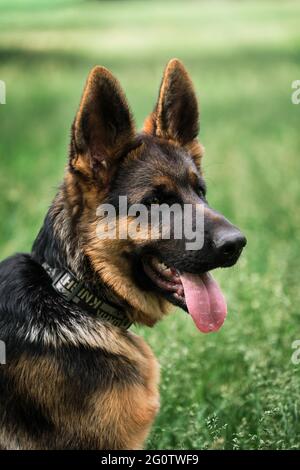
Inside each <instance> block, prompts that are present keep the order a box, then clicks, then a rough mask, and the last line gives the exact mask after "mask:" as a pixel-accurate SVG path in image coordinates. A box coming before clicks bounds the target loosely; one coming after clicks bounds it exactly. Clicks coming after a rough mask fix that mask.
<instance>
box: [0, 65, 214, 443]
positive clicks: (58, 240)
mask: <svg viewBox="0 0 300 470" xmlns="http://www.w3.org/2000/svg"><path fill="white" fill-rule="evenodd" d="M197 134H198V106H197V100H196V96H195V93H194V89H193V86H192V83H191V80H190V78H189V76H188V74H187V72H186V70H185V69H184V67H183V65H182V64H181V63H180V62H179V61H178V60H176V59H174V60H172V61H171V62H169V64H168V66H167V68H166V70H165V73H164V76H163V80H162V84H161V88H160V93H159V98H158V102H157V104H156V107H155V109H154V111H153V113H152V114H151V115H150V116H149V117H148V119H147V120H146V123H145V127H144V130H143V132H142V133H140V134H136V131H135V127H134V123H133V119H132V116H131V113H130V111H129V108H128V105H127V101H126V98H125V96H124V94H123V92H122V90H121V88H120V85H119V83H118V82H117V80H116V79H115V78H114V77H113V76H112V74H111V73H110V72H109V71H108V70H106V69H105V68H103V67H96V68H94V69H93V70H92V71H91V73H90V75H89V78H88V80H87V83H86V86H85V90H84V93H83V96H82V99H81V104H80V107H79V110H78V113H77V115H76V118H75V120H74V123H73V126H72V133H71V144H70V156H69V163H68V166H67V168H66V173H65V177H64V181H63V184H62V185H61V187H60V189H59V191H58V194H57V196H56V197H55V199H54V201H53V203H52V205H51V207H50V209H49V212H48V214H47V216H46V218H45V221H44V225H43V227H42V229H41V231H40V233H39V235H38V237H37V239H36V241H35V243H34V245H33V250H32V253H31V254H17V255H15V256H12V257H11V258H8V259H6V260H5V261H3V262H2V263H1V264H0V339H1V340H2V341H4V342H5V343H6V348H7V363H6V365H1V366H0V396H1V400H0V448H2V449H138V448H141V447H142V445H143V442H144V440H145V438H146V436H147V433H148V431H149V429H150V426H151V424H152V422H153V420H154V417H155V415H156V413H157V411H158V409H159V395H158V377H159V367H158V364H157V361H156V359H155V357H154V356H153V353H152V352H151V350H150V348H149V347H148V346H147V345H146V343H145V342H144V341H143V340H142V339H141V338H139V337H137V336H136V335H134V334H133V333H132V332H130V331H126V330H123V329H121V328H118V327H115V326H113V325H111V324H110V323H106V322H105V321H102V320H100V319H99V318H97V317H96V316H93V315H92V314H88V313H85V312H84V311H82V309H79V308H77V307H76V306H74V304H70V303H68V302H67V301H66V300H65V299H63V298H62V297H61V296H59V294H58V293H57V292H55V290H54V289H53V287H52V284H51V282H52V281H51V279H50V277H49V276H48V274H47V273H46V271H45V270H44V268H43V267H42V266H41V265H42V263H43V262H45V261H46V262H47V263H48V264H49V265H50V266H53V267H58V268H67V269H69V270H70V271H72V272H73V273H74V274H75V275H76V277H77V278H78V279H80V280H81V281H83V282H84V283H85V284H86V286H88V287H89V288H90V289H91V290H92V291H93V292H95V293H96V294H97V295H98V296H100V297H101V298H104V299H106V300H107V301H109V302H113V303H114V304H116V305H119V306H120V309H123V310H124V311H126V314H127V316H128V317H129V318H130V319H131V320H132V321H133V322H136V323H141V324H145V325H149V326H152V325H154V324H155V323H156V322H157V321H158V320H160V319H161V318H162V317H163V316H164V315H165V314H166V313H167V312H168V311H169V309H170V306H171V304H170V299H169V298H168V296H165V295H164V294H163V293H162V292H159V291H158V290H156V289H154V288H153V286H151V283H150V284H149V282H148V280H147V278H146V276H145V274H144V273H143V271H142V269H141V256H142V255H143V253H148V252H150V251H151V250H153V251H154V252H159V251H160V250H163V252H164V257H165V259H166V260H167V262H171V263H172V265H174V266H176V267H178V268H184V269H185V270H187V271H191V272H199V271H202V272H203V270H204V269H203V267H205V269H211V268H213V267H215V266H213V262H212V261H211V259H210V258H209V252H208V251H207V250H206V255H205V256H204V255H203V256H204V258H201V257H200V258H199V257H198V258H197V260H196V259H195V255H193V254H192V253H185V254H183V248H182V245H179V242H178V241H176V242H174V240H173V241H172V240H171V241H164V242H163V241H156V242H155V243H150V242H147V241H145V240H143V241H142V240H99V238H98V237H97V236H96V224H97V217H96V209H97V207H98V206H99V204H101V203H103V202H111V203H112V204H115V203H116V201H117V198H118V196H119V195H127V197H128V201H129V203H130V204H132V203H139V202H145V200H146V199H147V200H148V201H149V197H150V200H151V197H152V198H153V191H155V195H156V196H155V197H156V199H157V194H158V193H159V194H161V193H163V196H162V199H164V200H165V199H166V198H167V200H168V202H170V201H172V200H178V199H180V200H181V201H185V202H186V201H189V202H193V203H194V202H195V201H196V200H197V198H200V199H202V200H203V201H205V185H204V181H203V177H202V172H201V158H202V154H203V148H202V146H201V145H200V143H199V141H198V139H197ZM166 194H167V196H166ZM160 197H161V196H160ZM205 203H206V201H205ZM207 207H208V206H207ZM218 217H219V216H218V215H216V213H213V217H212V219H213V220H214V222H215V221H216V220H219V221H221V218H219V219H218ZM220 217H221V216H220ZM159 243H162V245H159ZM172 243H173V244H172Z"/></svg>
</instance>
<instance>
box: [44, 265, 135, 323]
mask: <svg viewBox="0 0 300 470" xmlns="http://www.w3.org/2000/svg"><path fill="white" fill-rule="evenodd" d="M42 266H43V268H44V269H45V271H46V272H47V274H48V275H49V276H50V278H51V279H52V286H53V288H54V289H55V290H56V292H57V293H58V294H60V295H61V296H62V297H63V298H64V299H65V300H67V301H68V302H72V303H74V304H75V305H77V306H78V307H79V308H81V309H82V310H85V311H89V312H92V313H95V314H96V315H97V316H98V317H100V318H101V319H102V320H105V321H107V322H109V323H112V324H113V325H114V326H118V327H120V328H124V329H126V330H127V329H128V328H129V327H130V326H131V325H132V321H130V320H129V319H128V317H127V316H126V313H125V311H124V310H120V307H115V306H113V305H112V304H110V303H107V302H104V300H103V299H100V298H99V297H97V296H96V295H95V294H93V293H92V292H91V291H90V290H89V289H87V288H86V287H85V285H84V283H83V282H81V281H79V280H78V279H77V278H76V276H75V275H74V274H73V273H71V271H69V270H67V269H63V270H61V269H59V268H52V267H51V266H49V264H48V263H43V264H42Z"/></svg>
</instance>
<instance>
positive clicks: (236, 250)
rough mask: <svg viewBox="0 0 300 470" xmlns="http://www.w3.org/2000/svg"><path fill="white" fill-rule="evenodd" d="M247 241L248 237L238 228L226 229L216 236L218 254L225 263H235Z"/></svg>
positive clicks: (215, 242)
mask: <svg viewBox="0 0 300 470" xmlns="http://www.w3.org/2000/svg"><path fill="white" fill-rule="evenodd" d="M246 243H247V240H246V237H245V236H244V235H243V234H242V233H241V232H240V231H239V230H238V229H232V230H224V231H222V232H221V233H218V235H217V236H216V237H215V238H214V245H215V250H216V255H217V257H218V258H220V259H221V260H222V261H224V265H226V264H227V263H228V264H229V265H231V264H233V263H235V262H236V261H237V259H238V257H239V256H240V254H241V252H242V249H243V248H244V246H245V245H246Z"/></svg>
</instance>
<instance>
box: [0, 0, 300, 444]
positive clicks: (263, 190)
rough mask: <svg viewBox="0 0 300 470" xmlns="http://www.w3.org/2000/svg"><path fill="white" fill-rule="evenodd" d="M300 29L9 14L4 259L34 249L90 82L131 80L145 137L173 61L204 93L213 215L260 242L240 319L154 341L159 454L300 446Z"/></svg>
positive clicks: (158, 11) (232, 312)
mask: <svg viewBox="0 0 300 470" xmlns="http://www.w3.org/2000/svg"><path fill="white" fill-rule="evenodd" d="M299 21H300V5H299V3H296V2H295V1H285V2H278V1H274V2H265V1H251V2H250V1H243V2H236V1H232V2H230V1H223V2H217V1H214V2H212V1H211V2H209V1H207V2H205V1H203V2H201V1H185V2H180V1H173V2H168V1H165V2H163V1H159V2H158V1H157V2H146V1H110V2H109V1H106V2H101V1H98V2H97V1H94V2H92V1H90V2H89V1H76V0H73V1H72V0H61V1H59V0H55V1H53V0H43V1H42V0H27V1H25V0H24V1H23V0H18V1H17V0H1V4H0V79H2V80H5V82H6V86H7V104H6V105H3V106H0V158H1V173H0V188H1V198H0V217H1V222H0V249H1V251H0V254H1V258H4V257H6V256H8V255H9V254H11V253H12V252H15V251H22V250H27V251H28V250H29V249H30V246H31V242H32V240H33V238H34V236H35V234H36V232H37V230H38V228H39V226H40V225H41V222H42V219H43V216H44V214H45V212H46V209H47V206H48V205H49V203H50V201H51V198H52V196H53V195H54V193H55V188H56V186H57V185H58V183H59V181H60V179H61V177H62V172H63V169H64V165H65V162H66V155H67V147H68V135H69V128H70V124H71V121H72V119H73V116H74V113H75V111H76V107H77V105H78V102H79V98H80V93H81V90H82V87H83V84H84V80H85V77H86V75H87V73H88V71H89V69H90V68H91V67H92V66H93V65H95V64H102V65H105V66H107V67H109V68H110V69H111V70H112V71H113V72H114V73H115V74H116V75H117V77H118V78H119V79H120V81H121V82H122V84H123V86H124V88H125V90H126V93H127V96H128V98H129V101H130V103H131V105H132V109H133V111H134V114H135V116H136V118H137V122H138V124H139V125H140V126H141V125H142V122H143V119H144V118H145V116H146V115H147V113H149V111H150V110H151V109H152V107H153V105H154V101H155V98H156V95H157V91H158V86H159V82H160V78H161V74H162V68H163V66H164V65H165V63H166V62H167V61H168V59H170V58H171V57H179V58H181V59H182V60H183V61H184V63H185V64H186V66H187V68H188V69H189V71H190V73H191V75H192V77H193V80H194V83H195V86H196V89H197V92H198V96H199V100H200V104H201V117H202V126H201V139H202V141H203V143H204V145H205V147H206V157H205V161H204V169H205V173H206V178H207V182H208V189H209V193H208V196H209V201H210V203H211V205H212V206H213V207H215V208H217V209H218V210H220V211H222V212H224V213H225V214H226V215H227V216H228V217H229V218H231V219H232V220H233V221H234V222H235V223H236V224H237V225H239V226H240V227H241V228H242V229H243V230H244V232H245V233H246V235H247V238H248V246H247V249H246V250H245V252H244V254H243V257H242V259H241V261H240V262H239V263H238V265H237V266H236V267H234V268H233V269H231V270H226V271H221V272H216V277H217V278H218V280H219V281H220V283H221V285H222V288H223V290H224V292H225V293H226V297H227V300H228V305H229V316H228V319H227V321H226V324H225V325H224V327H223V329H222V330H221V331H220V332H219V333H217V334H211V335H208V336H205V335H201V334H200V333H198V332H197V331H196V329H195V328H194V325H193V324H192V322H191V321H190V319H189V318H188V316H187V315H186V314H185V313H183V312H180V311H177V312H175V313H174V314H172V315H170V316H169V317H168V318H167V319H166V320H165V321H163V322H161V323H160V324H159V325H157V326H156V327H155V328H154V329H153V330H149V329H144V328H139V329H138V331H139V333H141V334H142V335H144V336H145V337H146V338H147V341H148V342H149V343H150V345H151V346H152V348H153V349H154V351H155V353H156V355H157V356H158V358H159V360H160V363H161V369H162V370H161V373H162V381H161V411H160V414H159V416H158V418H157V420H156V425H155V426H154V428H153V432H152V434H151V436H150V438H149V441H148V448H154V449H159V448H170V449H173V448H187V449H197V448H208V449H290V448H300V419H299V418H300V417H299V413H300V409H299V405H300V402H299V398H300V368H299V366H295V365H293V364H292V362H291V354H292V349H291V344H292V342H293V341H294V340H296V339H300V316H299V314H300V289H299V287H298V284H299V266H300V249H299V245H300V240H299V225H300V209H299V206H300V184H299V175H300V152H299V150H300V132H299V119H300V105H299V106H296V105H293V104H292V103H291V91H292V90H291V83H292V81H293V80H295V79H300V67H299V65H300V29H299Z"/></svg>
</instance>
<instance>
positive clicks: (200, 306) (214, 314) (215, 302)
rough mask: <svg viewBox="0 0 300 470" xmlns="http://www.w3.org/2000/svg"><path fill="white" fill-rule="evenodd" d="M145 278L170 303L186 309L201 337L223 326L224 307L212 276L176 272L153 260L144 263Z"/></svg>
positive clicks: (146, 259)
mask: <svg viewBox="0 0 300 470" xmlns="http://www.w3.org/2000/svg"><path fill="white" fill-rule="evenodd" d="M143 267H144V271H145V274H146V275H147V276H148V277H149V278H150V280H151V281H152V283H153V284H155V285H156V286H157V287H158V288H159V290H160V291H163V292H164V293H165V294H166V295H167V297H168V298H170V299H172V301H173V303H175V304H177V305H180V306H181V307H182V308H184V309H186V310H187V311H188V312H189V313H190V315H191V317H192V318H193V320H194V322H195V325H196V326H197V328H198V329H199V330H200V331H202V333H209V332H213V331H217V330H218V329H219V328H220V327H221V326H222V325H223V323H224V321H225V318H226V314H227V306H226V301H225V298H224V296H223V294H222V292H221V289H220V287H219V285H218V283H217V282H216V281H215V280H214V278H213V277H212V275H211V273H209V272H206V273H203V274H191V273H186V272H179V271H178V270H177V269H175V268H174V267H171V266H167V265H166V264H165V263H163V262H160V261H159V260H158V259H157V258H156V257H146V258H145V259H144V260H143Z"/></svg>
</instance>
